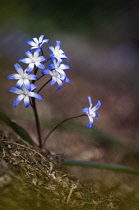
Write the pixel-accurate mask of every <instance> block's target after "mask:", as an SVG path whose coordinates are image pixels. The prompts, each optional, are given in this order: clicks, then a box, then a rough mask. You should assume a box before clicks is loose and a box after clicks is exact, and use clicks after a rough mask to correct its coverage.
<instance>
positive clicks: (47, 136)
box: [42, 114, 85, 148]
mask: <svg viewBox="0 0 139 210" xmlns="http://www.w3.org/2000/svg"><path fill="white" fill-rule="evenodd" d="M83 116H85V114H81V115H77V116H75V117H70V118H67V119H65V120H62V121H61V122H60V123H59V124H57V125H56V126H55V127H54V128H53V129H52V130H51V131H50V132H49V133H48V134H47V135H46V137H45V139H44V141H43V143H42V148H43V147H44V145H45V143H46V141H47V139H48V138H49V136H50V135H51V134H52V133H53V132H54V130H56V129H57V128H58V127H59V126H60V125H62V124H63V123H64V122H66V121H68V120H72V119H74V118H78V117H83Z"/></svg>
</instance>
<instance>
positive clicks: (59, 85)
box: [56, 79, 63, 90]
mask: <svg viewBox="0 0 139 210" xmlns="http://www.w3.org/2000/svg"><path fill="white" fill-rule="evenodd" d="M57 83H58V88H57V89H56V90H59V89H60V88H61V87H62V85H63V84H62V81H61V80H60V79H57Z"/></svg>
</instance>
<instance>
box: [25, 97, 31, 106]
mask: <svg viewBox="0 0 139 210" xmlns="http://www.w3.org/2000/svg"><path fill="white" fill-rule="evenodd" d="M29 105H30V101H29V97H28V96H27V95H26V96H25V97H24V106H25V107H29Z"/></svg>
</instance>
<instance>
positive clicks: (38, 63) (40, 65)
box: [35, 62, 45, 69]
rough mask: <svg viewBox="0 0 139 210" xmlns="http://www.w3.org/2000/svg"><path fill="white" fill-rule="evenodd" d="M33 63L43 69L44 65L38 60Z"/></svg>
mask: <svg viewBox="0 0 139 210" xmlns="http://www.w3.org/2000/svg"><path fill="white" fill-rule="evenodd" d="M35 65H36V66H37V67H38V68H39V69H45V66H44V65H43V64H42V63H40V62H35Z"/></svg>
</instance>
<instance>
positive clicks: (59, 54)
mask: <svg viewBox="0 0 139 210" xmlns="http://www.w3.org/2000/svg"><path fill="white" fill-rule="evenodd" d="M60 45H61V42H60V41H56V46H55V48H54V47H53V46H50V47H48V49H49V50H51V51H52V53H50V54H49V56H50V58H56V59H57V60H58V61H62V60H63V59H64V58H66V59H67V61H70V59H69V58H68V57H67V56H66V55H65V53H64V51H63V50H61V49H60Z"/></svg>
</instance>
